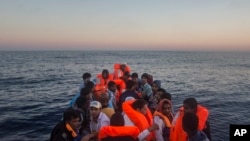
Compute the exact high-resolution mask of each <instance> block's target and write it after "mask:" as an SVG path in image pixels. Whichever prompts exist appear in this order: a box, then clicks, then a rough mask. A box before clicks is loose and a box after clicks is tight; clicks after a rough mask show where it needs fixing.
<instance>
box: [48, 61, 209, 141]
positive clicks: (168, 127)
mask: <svg viewBox="0 0 250 141" xmlns="http://www.w3.org/2000/svg"><path fill="white" fill-rule="evenodd" d="M82 78H83V81H82V83H81V85H80V87H79V93H77V94H76V95H75V97H73V98H72V100H71V101H70V103H69V108H67V109H66V110H65V111H64V113H63V120H61V121H59V122H58V123H57V125H56V126H55V127H54V128H53V130H52V132H51V136H50V141H144V140H146V141H211V136H210V125H209V122H208V116H209V111H208V109H207V108H205V107H204V106H202V105H201V104H198V102H197V101H196V99H195V98H186V99H185V100H184V101H183V106H181V107H180V109H179V110H178V111H177V112H176V113H174V111H173V105H172V102H171V101H172V97H171V94H170V93H168V92H167V91H166V90H165V89H164V88H162V86H161V81H160V80H153V76H152V75H150V74H147V73H143V74H142V75H141V77H139V75H138V73H136V72H133V73H131V69H130V67H129V66H128V65H126V64H114V70H113V72H112V73H109V71H108V70H107V69H103V71H102V73H100V74H97V75H96V77H94V79H92V76H91V73H88V72H86V73H84V74H83V76H82Z"/></svg>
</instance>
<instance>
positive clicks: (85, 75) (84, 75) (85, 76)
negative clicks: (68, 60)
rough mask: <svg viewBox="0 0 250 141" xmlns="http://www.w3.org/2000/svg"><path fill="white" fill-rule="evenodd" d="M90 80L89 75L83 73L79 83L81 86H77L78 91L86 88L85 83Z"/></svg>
mask: <svg viewBox="0 0 250 141" xmlns="http://www.w3.org/2000/svg"><path fill="white" fill-rule="evenodd" d="M90 78H91V74H90V73H88V72H86V73H84V74H83V75H82V82H81V84H80V86H79V91H81V89H82V88H84V87H85V86H86V84H87V82H89V81H90Z"/></svg>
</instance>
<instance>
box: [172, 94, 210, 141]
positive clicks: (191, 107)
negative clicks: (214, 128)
mask: <svg viewBox="0 0 250 141" xmlns="http://www.w3.org/2000/svg"><path fill="white" fill-rule="evenodd" d="M186 113H193V114H196V115H197V116H198V119H199V123H198V130H201V131H203V132H204V133H205V134H206V135H207V137H208V138H209V140H211V136H210V125H209V122H208V115H209V111H208V109H207V108H205V107H203V106H201V105H200V104H197V101H196V99H195V98H187V99H185V100H184V101H183V107H181V108H180V109H179V111H178V112H177V113H176V115H175V117H174V119H173V122H172V128H171V130H170V140H171V141H179V140H186V138H187V134H186V133H185V131H184V130H183V128H182V119H183V116H184V115H185V114H186Z"/></svg>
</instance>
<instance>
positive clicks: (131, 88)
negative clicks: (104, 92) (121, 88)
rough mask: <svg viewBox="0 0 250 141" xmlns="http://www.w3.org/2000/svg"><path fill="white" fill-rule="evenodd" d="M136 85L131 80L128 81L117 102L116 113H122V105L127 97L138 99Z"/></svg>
mask: <svg viewBox="0 0 250 141" xmlns="http://www.w3.org/2000/svg"><path fill="white" fill-rule="evenodd" d="M135 87H136V83H135V82H134V81H133V80H128V81H127V83H126V91H125V92H123V93H122V94H121V96H120V99H119V101H118V104H117V105H118V111H122V103H123V102H124V101H125V100H126V98H127V97H133V98H134V99H139V98H140V97H139V95H138V94H137V93H136V92H135Z"/></svg>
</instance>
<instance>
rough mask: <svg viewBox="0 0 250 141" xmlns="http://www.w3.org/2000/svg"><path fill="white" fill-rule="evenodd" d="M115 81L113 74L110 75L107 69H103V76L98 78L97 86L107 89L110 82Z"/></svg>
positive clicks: (98, 75)
mask: <svg viewBox="0 0 250 141" xmlns="http://www.w3.org/2000/svg"><path fill="white" fill-rule="evenodd" d="M111 80H113V74H110V73H109V71H108V70H107V69H103V70H102V73H101V74H97V76H96V86H105V88H106V89H107V87H108V82H109V81H111Z"/></svg>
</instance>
